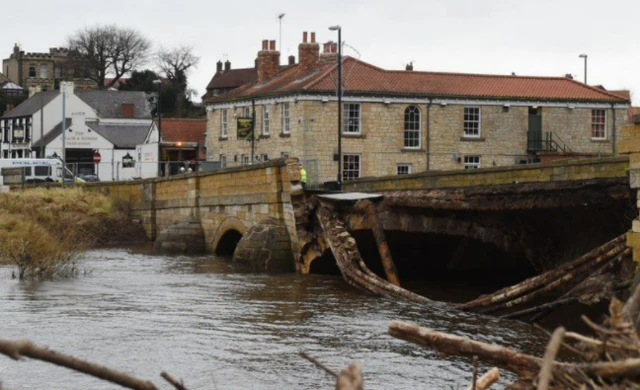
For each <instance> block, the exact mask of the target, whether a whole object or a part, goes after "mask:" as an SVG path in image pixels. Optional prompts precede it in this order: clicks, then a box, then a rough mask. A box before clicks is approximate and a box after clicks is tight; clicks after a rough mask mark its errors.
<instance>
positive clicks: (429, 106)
mask: <svg viewBox="0 0 640 390" xmlns="http://www.w3.org/2000/svg"><path fill="white" fill-rule="evenodd" d="M427 100H428V101H429V103H427V171H428V170H430V169H431V164H430V163H429V161H430V160H431V126H429V124H430V123H431V99H427Z"/></svg>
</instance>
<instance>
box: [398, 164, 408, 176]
mask: <svg viewBox="0 0 640 390" xmlns="http://www.w3.org/2000/svg"><path fill="white" fill-rule="evenodd" d="M410 173H411V164H398V165H396V175H408V174H410Z"/></svg>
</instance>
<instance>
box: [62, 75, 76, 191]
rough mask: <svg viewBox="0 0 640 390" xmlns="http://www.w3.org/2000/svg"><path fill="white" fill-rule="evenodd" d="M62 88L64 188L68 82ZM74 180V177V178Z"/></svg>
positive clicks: (63, 83)
mask: <svg viewBox="0 0 640 390" xmlns="http://www.w3.org/2000/svg"><path fill="white" fill-rule="evenodd" d="M61 87H62V187H64V185H65V183H64V177H65V174H66V172H67V153H66V152H67V151H66V144H67V139H66V136H67V106H66V104H67V101H66V96H67V83H66V82H62V83H61ZM72 179H73V177H72Z"/></svg>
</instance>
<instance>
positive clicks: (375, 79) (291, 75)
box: [205, 57, 629, 103]
mask: <svg viewBox="0 0 640 390" xmlns="http://www.w3.org/2000/svg"><path fill="white" fill-rule="evenodd" d="M343 74H344V91H345V93H346V94H353V95H356V94H369V95H385V96H388V95H391V96H427V97H450V98H451V97H455V98H474V99H480V98H494V99H496V98H498V99H523V100H524V99H535V100H560V101H606V102H612V101H616V102H628V101H629V99H626V98H623V97H621V96H619V95H616V94H613V93H611V92H606V91H602V90H600V89H598V88H595V87H591V86H588V85H585V84H583V83H581V82H578V81H575V80H570V79H568V78H565V77H530V76H501V75H484V74H466V73H440V72H419V71H395V70H394V71H389V70H384V69H381V68H378V67H376V66H373V65H371V64H368V63H366V62H362V61H359V60H356V59H354V58H352V57H344V60H343ZM336 79H337V66H336V63H335V61H333V62H322V61H319V62H318V63H317V64H316V66H315V67H314V68H313V69H312V70H311V71H310V72H308V73H303V72H302V70H301V68H300V66H299V65H293V66H290V67H288V68H285V69H282V70H281V71H280V72H279V73H278V75H277V76H276V77H274V78H273V79H271V80H269V81H267V82H266V83H262V84H259V83H258V82H257V81H254V82H252V83H250V84H247V85H244V86H242V87H239V88H237V89H235V90H232V91H230V92H228V93H226V94H223V95H220V96H215V97H211V98H209V99H206V100H205V102H209V103H215V102H224V101H229V100H244V99H248V98H256V97H269V96H278V95H286V94H292V93H335V90H336V84H337V82H336Z"/></svg>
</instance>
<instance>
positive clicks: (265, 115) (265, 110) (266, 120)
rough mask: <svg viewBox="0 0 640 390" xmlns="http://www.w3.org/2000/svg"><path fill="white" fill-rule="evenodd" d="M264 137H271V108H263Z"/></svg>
mask: <svg viewBox="0 0 640 390" xmlns="http://www.w3.org/2000/svg"><path fill="white" fill-rule="evenodd" d="M262 135H269V106H267V105H266V104H265V105H264V106H262Z"/></svg>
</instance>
